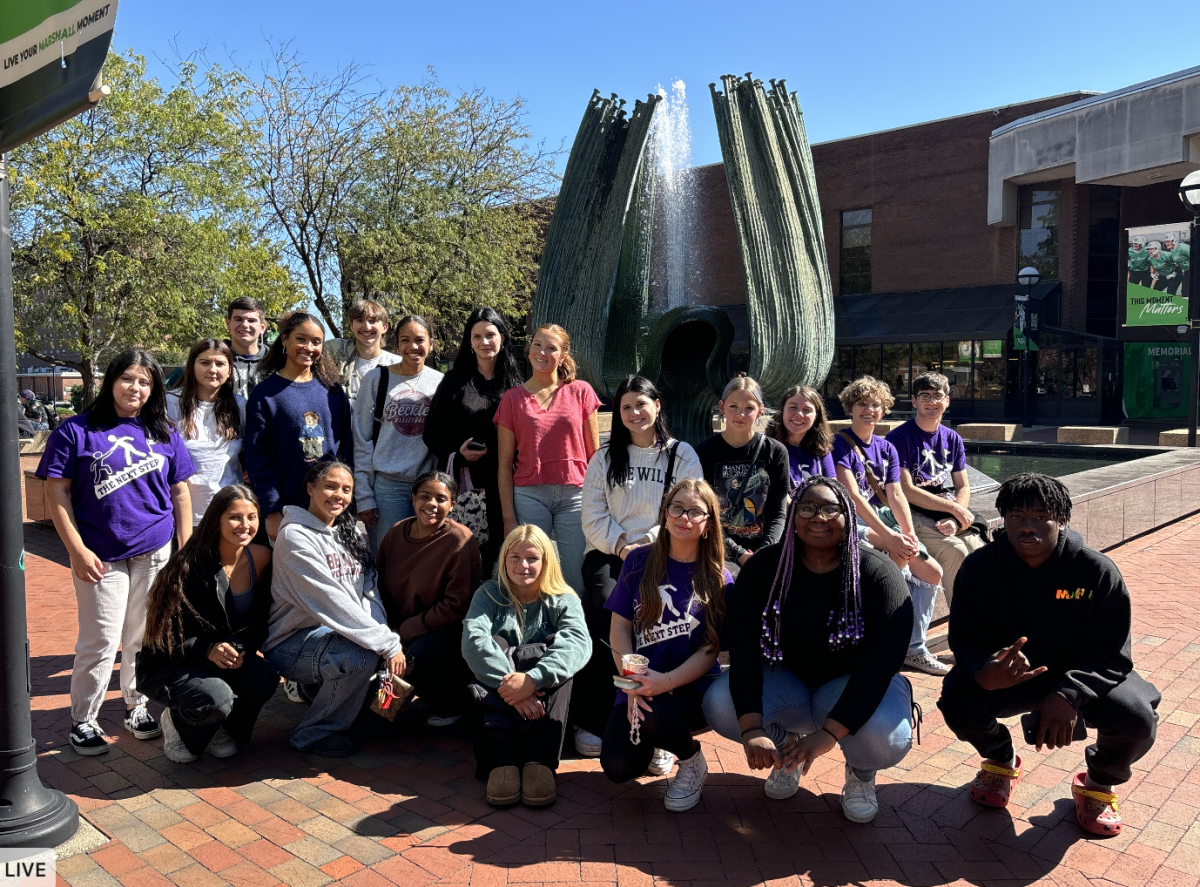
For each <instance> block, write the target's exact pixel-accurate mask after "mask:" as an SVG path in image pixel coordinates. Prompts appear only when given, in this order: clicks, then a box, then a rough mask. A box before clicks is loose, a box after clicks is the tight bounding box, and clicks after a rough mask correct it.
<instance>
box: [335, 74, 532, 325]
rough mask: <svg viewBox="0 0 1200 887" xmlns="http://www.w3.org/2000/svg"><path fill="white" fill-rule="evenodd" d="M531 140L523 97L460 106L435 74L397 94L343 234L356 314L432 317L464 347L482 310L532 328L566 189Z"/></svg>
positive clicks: (468, 96)
mask: <svg viewBox="0 0 1200 887" xmlns="http://www.w3.org/2000/svg"><path fill="white" fill-rule="evenodd" d="M529 137H530V134H529V131H528V129H527V127H526V125H525V122H524V109H523V103H522V101H521V99H519V98H517V99H514V100H512V101H505V100H501V99H497V98H495V97H492V96H489V95H487V94H486V92H484V90H482V89H474V90H470V91H467V92H462V93H460V94H458V95H452V94H451V93H450V92H448V91H447V90H445V89H443V88H442V87H440V86H439V85H438V83H437V80H436V77H435V76H434V75H433V72H432V71H431V72H430V76H429V78H428V79H427V80H426V81H425V82H423V83H421V84H420V85H418V86H405V87H400V88H399V89H397V90H396V91H395V93H394V94H393V96H392V97H391V99H390V100H389V102H388V104H387V106H386V107H385V108H384V109H383V112H382V124H381V127H380V129H379V131H378V132H377V133H376V134H375V135H374V137H373V139H372V149H373V150H372V151H371V152H370V154H369V156H368V158H367V161H366V166H365V168H364V170H363V175H362V177H361V180H360V181H359V183H358V184H357V186H356V187H355V188H354V189H353V190H352V192H351V200H350V201H349V202H348V205H347V207H346V210H345V212H344V213H343V218H342V220H341V223H340V224H339V225H338V226H337V248H338V259H339V264H340V266H341V269H342V292H343V301H344V303H346V304H349V302H351V301H352V300H354V299H356V298H362V297H368V298H373V299H376V300H378V301H381V302H383V303H384V304H386V305H388V307H389V308H392V309H395V310H397V311H399V312H401V313H408V312H414V313H420V314H424V315H426V316H428V317H429V318H430V319H431V320H433V321H435V322H436V323H437V325H438V326H439V328H440V329H441V330H442V332H443V335H442V338H443V341H445V342H447V343H449V344H453V345H456V344H457V336H458V331H459V329H461V324H462V323H463V322H464V321H465V320H466V318H467V315H468V314H469V313H470V312H471V310H472V308H474V307H475V306H476V305H480V304H489V305H492V306H493V307H494V308H496V309H497V310H499V311H501V312H502V313H505V314H508V315H509V316H512V317H516V318H523V317H524V316H525V314H526V313H528V311H529V306H530V303H531V301H532V297H533V291H534V288H535V285H536V279H535V278H536V269H537V262H538V256H539V251H540V244H541V242H542V240H543V239H544V238H543V235H544V233H545V232H544V228H545V225H546V224H548V222H549V215H550V202H549V201H548V200H547V199H545V198H546V195H547V194H548V193H549V192H550V190H551V189H552V187H553V186H554V184H555V182H556V177H555V175H554V171H553V159H554V154H553V153H551V152H548V151H546V150H545V148H544V146H543V145H531V144H530V143H529Z"/></svg>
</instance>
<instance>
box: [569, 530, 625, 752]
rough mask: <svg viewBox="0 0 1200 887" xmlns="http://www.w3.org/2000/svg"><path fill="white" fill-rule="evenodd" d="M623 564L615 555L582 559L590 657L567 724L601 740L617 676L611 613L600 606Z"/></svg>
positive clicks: (578, 680) (577, 685)
mask: <svg viewBox="0 0 1200 887" xmlns="http://www.w3.org/2000/svg"><path fill="white" fill-rule="evenodd" d="M623 564H624V561H622V560H621V559H620V558H619V557H617V556H616V555H615V554H603V553H601V552H600V551H597V550H595V549H593V550H592V551H589V552H588V553H587V554H586V555H584V558H583V570H582V572H583V598H582V600H581V603H582V604H583V613H584V617H585V618H586V619H587V627H588V635H590V636H591V638H592V657H591V659H589V660H588V661H587V664H586V665H585V666H584V667H583V668H582V669H581V670H580V671H579V673H578V674H576V675H575V679H574V680H575V690H574V692H573V693H572V694H571V718H570V720H571V724H572V726H575V727H582V728H583V729H584V730H587V731H588V732H589V733H594V734H596V735H597V736H603V735H604V730H605V725H606V724H608V716H609V714H611V713H612V707H613V700H614V699H615V698H616V694H617V690H616V688H615V687H614V686H613V682H612V679H613V677H614V676H615V675H616V674H617V666H616V663H615V662H613V656H612V651H610V650H609V649H608V646H607V645H608V637H609V626H610V625H611V622H612V613H610V612H609V611H608V610H607V609H605V607H604V604H605V602H606V601H607V600H608V596H609V595H610V594H612V590H613V588H615V587H616V585H617V577H619V576H620V575H621V566H622V565H623Z"/></svg>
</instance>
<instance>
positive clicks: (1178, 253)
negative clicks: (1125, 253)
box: [1125, 222, 1192, 326]
mask: <svg viewBox="0 0 1200 887" xmlns="http://www.w3.org/2000/svg"><path fill="white" fill-rule="evenodd" d="M1190 241H1191V231H1190V229H1189V226H1188V224H1187V223H1186V222H1176V223H1175V224H1173V225H1155V226H1153V227H1148V228H1130V229H1129V261H1128V264H1127V265H1126V272H1127V273H1126V284H1125V325H1126V326H1178V325H1180V324H1185V323H1187V316H1188V292H1189V290H1188V285H1189V281H1190V276H1191V247H1192V245H1191V242H1190Z"/></svg>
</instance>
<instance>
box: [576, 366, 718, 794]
mask: <svg viewBox="0 0 1200 887" xmlns="http://www.w3.org/2000/svg"><path fill="white" fill-rule="evenodd" d="M613 413H614V414H615V415H614V417H613V420H614V421H613V424H612V434H611V436H610V437H609V440H608V444H607V446H602V447H601V448H600V449H598V450H597V451H596V453H595V455H593V456H592V458H591V461H590V462H588V469H587V474H586V475H585V476H584V479H583V535H584V538H585V539H586V540H587V553H586V554H585V555H584V557H583V594H582V595H581V599H582V601H583V612H584V614H585V615H586V616H587V620H588V632H589V633H590V634H591V636H592V639H593V641H597V642H599V641H607V640H608V633H609V612H608V610H606V609H605V607H604V605H605V602H606V601H607V600H608V596H609V595H610V594H611V593H612V590H613V587H614V586H615V585H616V584H617V577H618V576H619V575H620V574H621V566H622V564H624V563H625V561H626V559H627V558H628V556H629V555H630V554H631V553H633V552H635V551H637V550H638V549H639V548H641V547H643V546H647V545H652V544H653V543H654V540H655V539H657V538H658V536H659V530H660V523H659V521H660V517H661V513H662V508H663V501H664V498H663V497H664V496H665V495H666V493H667V491H668V490H670V489H671V487H672V485H673V484H674V483H675V482H676V481H677V480H683V479H685V478H701V477H703V476H704V473H703V471H702V470H701V468H700V459H699V457H698V456H697V455H696V451H695V450H694V449H692V447H691V444H687V443H684V442H683V441H678V440H675V438H673V437H671V432H670V429H669V428H668V427H667V415H666V413H664V412H663V409H662V402H661V399H660V395H659V392H658V389H657V388H656V387H655V386H654V383H653V382H651V381H650V380H649V379H647V378H645V377H644V376H629V377H628V378H626V379H625V380H624V381H622V382H621V384H620V385H618V386H617V390H616V393H615V394H614V395H613ZM614 674H615V672H614V671H613V664H612V657H611V656H610V655H609V653H608V650H607V649H605V648H604V646H603V644H601V643H594V644H593V645H592V659H591V661H590V662H589V663H588V665H587V668H585V669H584V670H583V671H581V672H580V673H579V674H578V675H577V676H576V678H575V692H574V693H573V694H572V696H571V698H572V703H571V723H572V724H574V726H575V750H576V751H577V752H579V754H581V755H583V756H585V757H589V758H594V757H596V756H597V755H599V754H600V745H601V743H600V737H601V736H602V735H603V734H604V729H605V727H606V725H607V724H608V718H609V715H610V714H611V711H612V700H613V695H614V689H613V685H612V677H613V675H614ZM664 765H665V767H666V768H667V769H668V770H669V769H670V767H671V760H670V756H669V755H666V754H665V753H664V754H663V755H659V756H658V757H656V758H655V760H654V764H653V765H652V766H651V769H652V770H653V771H655V772H658V771H659V770H661V769H662V767H663V766H664ZM663 772H665V771H663Z"/></svg>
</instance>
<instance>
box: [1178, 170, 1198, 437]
mask: <svg viewBox="0 0 1200 887" xmlns="http://www.w3.org/2000/svg"><path fill="white" fill-rule="evenodd" d="M1179 199H1180V200H1182V201H1183V205H1184V206H1186V207H1187V208H1188V212H1190V213H1191V214H1192V237H1191V245H1192V247H1193V248H1195V244H1196V229H1197V228H1198V227H1200V170H1197V171H1196V172H1193V173H1188V175H1187V177H1186V178H1185V179H1184V180H1183V181H1182V182H1180V183H1179ZM1188 262H1189V264H1190V263H1191V258H1189V259H1188ZM1188 270H1189V271H1191V270H1192V269H1191V268H1189V269H1188ZM1187 296H1188V339H1189V341H1190V343H1191V352H1192V380H1191V392H1190V394H1189V395H1188V446H1189V447H1194V446H1195V445H1196V411H1197V401H1198V400H1200V305H1197V304H1196V302H1197V301H1198V300H1197V298H1196V275H1195V274H1194V273H1191V274H1188V293H1187Z"/></svg>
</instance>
